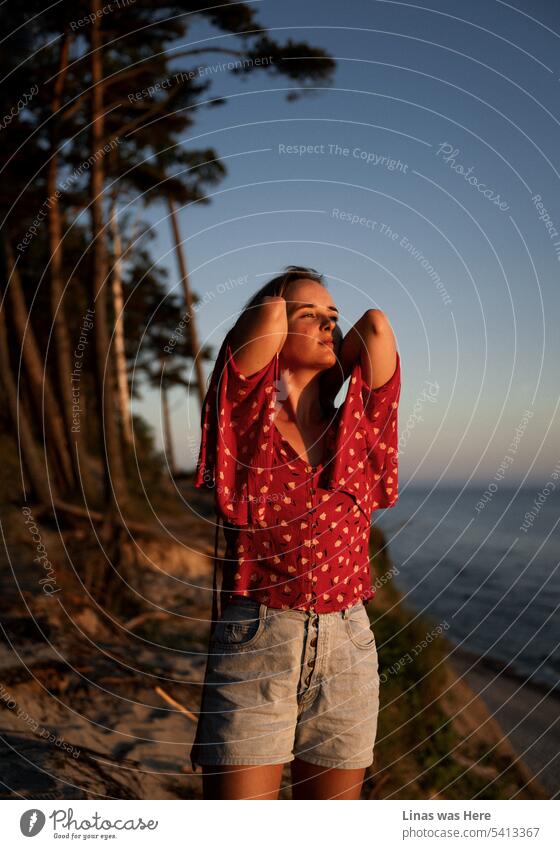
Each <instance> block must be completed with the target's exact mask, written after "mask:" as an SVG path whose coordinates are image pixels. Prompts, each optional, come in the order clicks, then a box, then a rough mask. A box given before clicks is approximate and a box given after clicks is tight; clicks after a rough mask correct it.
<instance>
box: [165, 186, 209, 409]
mask: <svg viewBox="0 0 560 849" xmlns="http://www.w3.org/2000/svg"><path fill="white" fill-rule="evenodd" d="M167 206H168V209H169V216H170V218H171V227H172V230H173V238H174V241H175V256H176V257H177V265H178V268H179V274H180V275H181V284H182V286H183V294H184V296H185V308H186V313H187V316H188V318H189V333H190V340H191V346H192V355H193V358H194V368H195V372H196V382H197V386H198V398H199V401H200V408H201V409H202V404H203V402H204V396H205V394H206V387H205V380H206V378H205V375H204V369H203V367H202V359H201V357H200V355H199V352H200V344H199V341H198V332H197V329H196V323H195V320H194V310H193V299H192V295H191V290H190V285H189V275H188V272H187V263H186V261H185V253H184V251H183V245H182V243H181V235H180V233H179V223H178V221H177V211H176V209H175V201H174V200H173V198H172V197H169V196H168V197H167Z"/></svg>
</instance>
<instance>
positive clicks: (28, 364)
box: [2, 229, 74, 490]
mask: <svg viewBox="0 0 560 849" xmlns="http://www.w3.org/2000/svg"><path fill="white" fill-rule="evenodd" d="M2 240H3V245H4V255H5V258H6V263H7V278H8V283H7V286H6V288H7V290H8V298H9V301H10V305H11V313H12V318H13V324H14V329H15V332H16V336H17V340H18V345H19V346H20V351H21V357H22V360H23V364H24V366H25V371H26V374H27V377H28V380H29V383H30V386H31V393H32V397H33V400H34V403H35V407H36V414H37V416H38V420H39V421H40V422H41V423H43V417H44V423H45V434H44V436H45V438H46V443H47V450H48V451H49V455H50V456H51V457H52V462H53V467H55V468H59V469H60V471H61V473H62V481H61V483H62V486H63V488H64V489H66V490H71V489H72V488H73V486H74V478H73V474H72V463H71V461H70V452H69V446H68V445H67V443H66V440H65V434H64V422H63V420H62V415H61V413H60V409H59V407H58V404H57V402H56V399H55V396H54V392H53V390H52V386H51V381H50V378H49V376H48V374H47V372H46V370H45V366H44V362H43V357H42V355H41V352H40V350H39V346H38V344H37V340H36V339H35V333H34V331H33V327H32V325H31V321H30V319H29V312H28V310H27V304H26V303H25V297H24V294H23V289H22V285H21V279H20V276H19V271H18V268H17V264H16V263H15V261H14V255H13V253H12V248H11V244H10V237H9V235H8V233H7V231H6V230H5V229H4V230H3V232H2ZM43 403H44V409H43V406H42V405H43ZM47 437H48V438H47Z"/></svg>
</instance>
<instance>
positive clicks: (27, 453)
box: [0, 307, 56, 505]
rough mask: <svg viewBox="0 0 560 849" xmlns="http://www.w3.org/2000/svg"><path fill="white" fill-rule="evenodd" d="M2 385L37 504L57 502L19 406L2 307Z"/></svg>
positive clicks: (0, 318)
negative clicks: (38, 502)
mask: <svg viewBox="0 0 560 849" xmlns="http://www.w3.org/2000/svg"><path fill="white" fill-rule="evenodd" d="M0 381H1V382H2V385H3V386H4V391H5V395H6V400H7V402H8V409H9V411H10V415H11V418H12V421H13V424H14V433H15V434H17V436H18V439H19V446H20V448H21V453H22V456H23V462H24V464H25V468H26V470H27V474H28V476H29V480H30V482H31V486H32V487H33V490H34V492H35V496H36V497H37V499H38V501H40V502H42V503H43V504H45V505H49V504H50V502H51V500H55V499H56V493H55V492H54V489H53V484H52V482H50V481H48V480H47V475H46V471H45V468H44V466H43V464H42V462H41V459H40V453H39V451H38V450H37V446H36V445H35V440H34V439H33V434H32V432H31V427H30V424H29V420H28V418H27V414H26V412H25V409H24V407H23V405H21V404H19V399H18V394H17V388H16V382H15V380H14V376H13V374H12V366H11V363H10V352H9V345H8V334H7V331H6V317H5V312H4V307H0ZM22 496H23V498H25V496H26V493H25V483H24V482H23V480H22Z"/></svg>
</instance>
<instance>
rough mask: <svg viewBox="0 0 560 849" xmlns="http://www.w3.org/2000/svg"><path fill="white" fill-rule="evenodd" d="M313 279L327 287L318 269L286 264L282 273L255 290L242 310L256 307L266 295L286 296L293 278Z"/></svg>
mask: <svg viewBox="0 0 560 849" xmlns="http://www.w3.org/2000/svg"><path fill="white" fill-rule="evenodd" d="M303 279H305V280H314V281H315V283H320V284H321V286H324V287H325V288H326V287H327V284H326V283H325V280H324V277H323V275H322V274H320V273H319V272H318V271H315V269H314V268H306V267H305V266H303V265H287V266H285V268H284V273H283V274H279V275H278V277H273V278H272V280H269V281H268V283H265V284H264V286H261V288H260V289H259V290H258V292H255V294H254V295H253V296H252V297H251V298H249V300H248V301H247V303H246V304H245V306H244V307H243V310H242V312H245V310H248V309H251V308H252V307H256V306H257V305H258V304H260V303H261V301H262V300H263V298H267V297H278V296H280V297H282V298H285V297H286V294H285V293H286V290H287V289H288V286H289V285H290V283H293V282H294V281H295V280H303Z"/></svg>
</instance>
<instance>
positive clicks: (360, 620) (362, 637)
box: [344, 604, 375, 649]
mask: <svg viewBox="0 0 560 849" xmlns="http://www.w3.org/2000/svg"><path fill="white" fill-rule="evenodd" d="M344 622H345V624H346V633H347V634H348V637H349V638H350V640H351V641H352V642H353V643H354V645H355V646H356V647H357V648H359V649H372V648H375V636H374V634H373V631H372V629H371V622H370V621H369V616H368V614H367V610H366V609H365V607H364V605H363V604H357V605H355V607H353V608H351V609H350V611H349V613H348V616H347V618H346V619H345V620H344Z"/></svg>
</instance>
